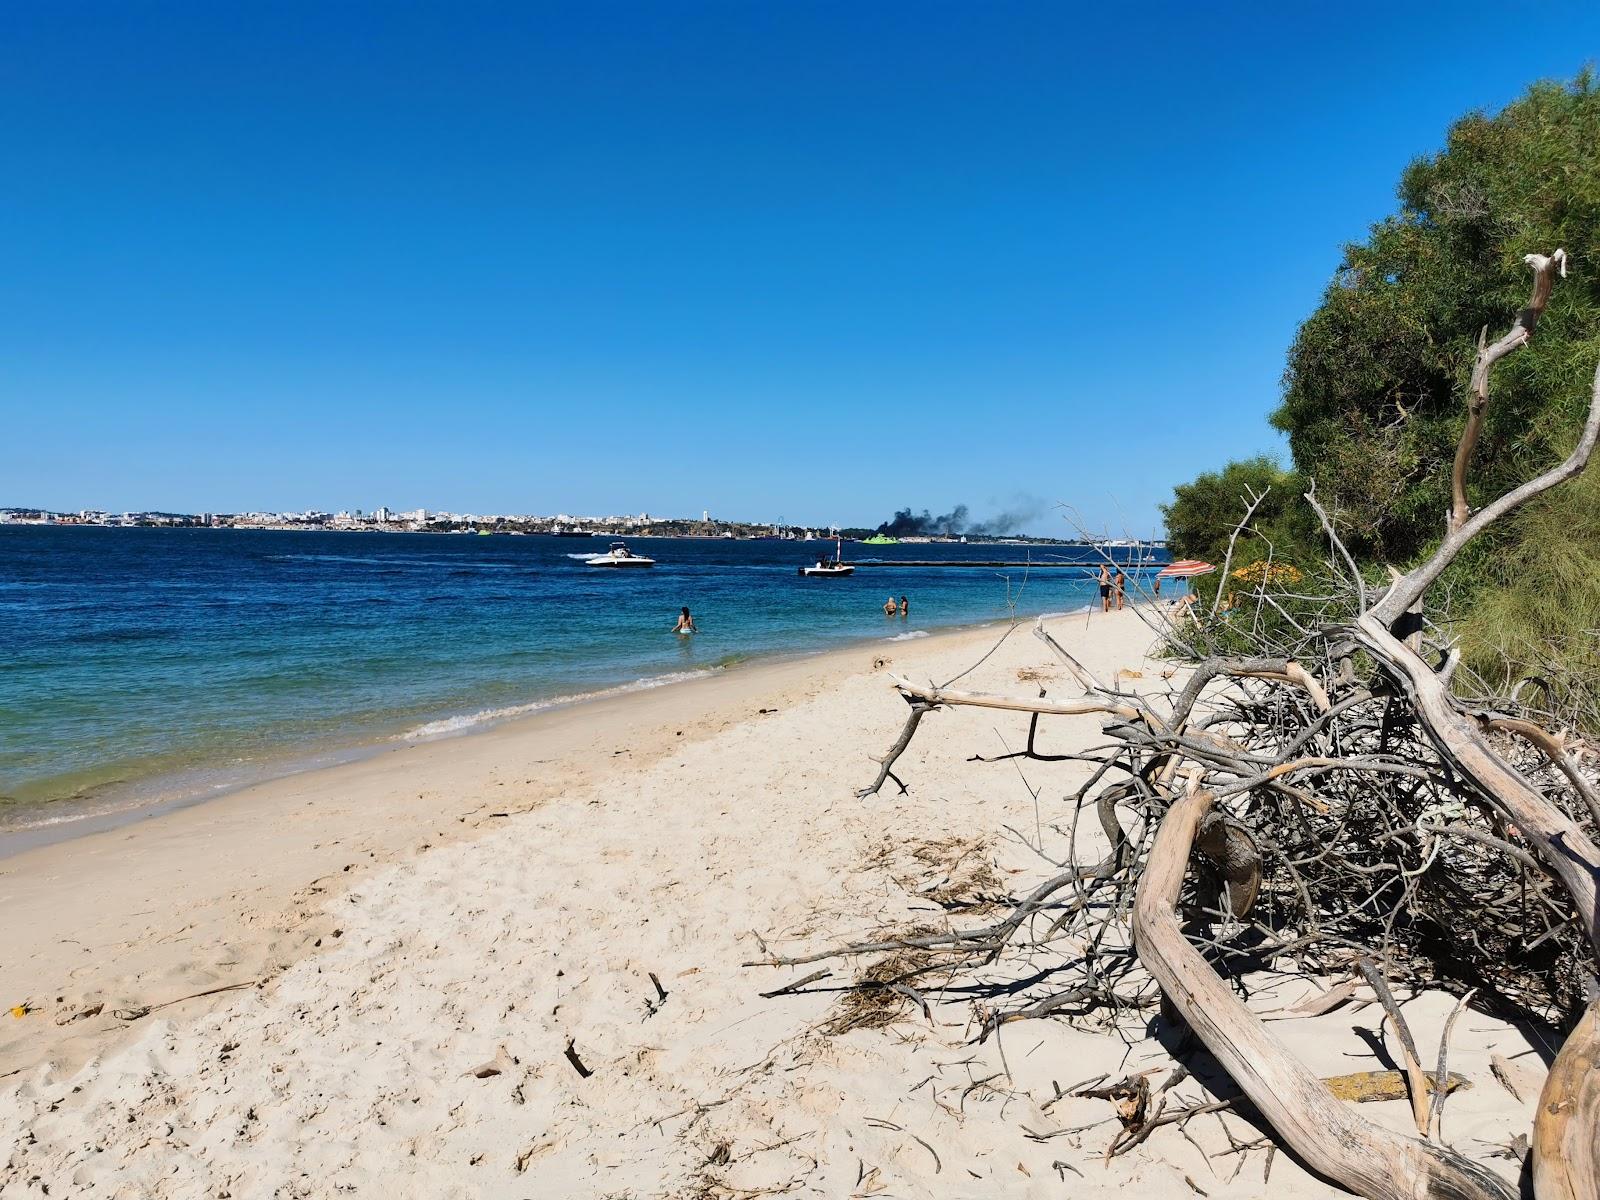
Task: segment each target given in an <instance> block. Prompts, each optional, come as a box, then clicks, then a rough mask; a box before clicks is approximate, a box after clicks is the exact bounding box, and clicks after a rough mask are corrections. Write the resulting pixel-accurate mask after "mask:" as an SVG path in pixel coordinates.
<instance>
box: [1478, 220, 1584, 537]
mask: <svg viewBox="0 0 1600 1200" xmlns="http://www.w3.org/2000/svg"><path fill="white" fill-rule="evenodd" d="M1523 261H1524V262H1525V263H1527V264H1528V265H1529V266H1530V267H1532V268H1533V294H1532V295H1530V296H1529V297H1528V306H1527V307H1526V308H1524V309H1523V310H1522V311H1521V312H1519V313H1518V314H1517V319H1516V320H1515V321H1514V322H1513V323H1512V325H1511V328H1510V330H1508V331H1507V332H1506V335H1505V336H1504V337H1502V338H1501V339H1500V340H1499V341H1497V342H1495V343H1494V344H1493V345H1491V346H1486V345H1484V344H1483V340H1482V339H1481V338H1480V339H1479V342H1478V360H1477V362H1476V363H1475V364H1474V365H1473V368H1472V381H1471V382H1470V383H1469V384H1468V385H1467V424H1466V427H1465V428H1464V429H1463V430H1462V431H1461V441H1460V443H1459V444H1458V445H1457V446H1456V460H1455V465H1454V467H1452V469H1451V471H1450V496H1451V505H1450V532H1451V533H1454V532H1455V531H1456V530H1457V529H1460V528H1461V527H1462V526H1463V525H1465V524H1466V523H1467V517H1468V516H1469V515H1470V510H1469V509H1468V507H1467V467H1468V466H1469V465H1470V464H1471V462H1472V451H1473V450H1474V449H1475V448H1476V447H1477V444H1478V433H1479V431H1480V430H1481V429H1482V428H1483V414H1484V413H1485V412H1486V411H1488V408H1489V373H1490V372H1491V371H1492V370H1493V369H1494V365H1495V363H1497V362H1499V361H1500V360H1501V359H1502V358H1504V357H1505V356H1506V355H1508V354H1510V353H1511V352H1512V351H1514V350H1519V349H1521V348H1522V347H1523V346H1526V345H1527V344H1528V343H1529V342H1530V341H1532V340H1533V331H1534V327H1535V326H1537V325H1538V324H1539V317H1540V316H1541V315H1542V314H1543V313H1544V308H1545V305H1546V304H1548V303H1549V301H1550V289H1551V286H1552V285H1553V284H1554V283H1555V277H1556V275H1557V274H1558V273H1559V274H1560V275H1561V276H1562V277H1563V278H1565V277H1566V274H1567V252H1566V251H1565V250H1557V251H1556V252H1555V253H1554V254H1551V255H1544V254H1529V255H1528V256H1526V257H1525V258H1524V259H1523Z"/></svg>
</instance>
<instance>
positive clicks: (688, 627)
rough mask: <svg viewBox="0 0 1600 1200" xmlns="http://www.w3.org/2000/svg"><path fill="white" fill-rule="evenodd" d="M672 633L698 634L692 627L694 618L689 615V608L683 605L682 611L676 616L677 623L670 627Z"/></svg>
mask: <svg viewBox="0 0 1600 1200" xmlns="http://www.w3.org/2000/svg"><path fill="white" fill-rule="evenodd" d="M672 632H673V633H699V632H700V631H699V630H698V629H696V628H695V627H694V618H693V617H691V616H690V615H689V606H688V605H687V604H685V605H684V606H683V611H682V612H680V613H679V614H678V623H677V624H676V625H674V626H673V627H672Z"/></svg>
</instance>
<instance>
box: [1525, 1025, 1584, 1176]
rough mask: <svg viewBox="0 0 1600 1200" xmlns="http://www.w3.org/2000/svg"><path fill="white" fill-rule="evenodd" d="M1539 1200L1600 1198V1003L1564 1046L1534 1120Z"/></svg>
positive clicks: (1541, 1094) (1535, 1166)
mask: <svg viewBox="0 0 1600 1200" xmlns="http://www.w3.org/2000/svg"><path fill="white" fill-rule="evenodd" d="M1533 1191H1534V1195H1535V1196H1537V1197H1538V1200H1595V1197H1596V1196H1600V999H1597V1000H1595V1001H1593V1002H1592V1003H1591V1004H1590V1005H1589V1008H1588V1011H1586V1012H1585V1013H1584V1014H1583V1017H1582V1019H1580V1020H1579V1022H1578V1027H1577V1028H1576V1029H1574V1030H1573V1031H1572V1033H1571V1035H1570V1036H1569V1037H1568V1038H1567V1040H1566V1041H1565V1042H1564V1043H1563V1044H1562V1046H1561V1053H1559V1054H1557V1055H1556V1061H1555V1062H1554V1063H1552V1064H1551V1066H1550V1077H1549V1078H1548V1079H1546V1080H1545V1081H1544V1091H1542V1092H1541V1093H1540V1094H1539V1112H1538V1114H1537V1115H1536V1116H1535V1117H1534V1119H1533Z"/></svg>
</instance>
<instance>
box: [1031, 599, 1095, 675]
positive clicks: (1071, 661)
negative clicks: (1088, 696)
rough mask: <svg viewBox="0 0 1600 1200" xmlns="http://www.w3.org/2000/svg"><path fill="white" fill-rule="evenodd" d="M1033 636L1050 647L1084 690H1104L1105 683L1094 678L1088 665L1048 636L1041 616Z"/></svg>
mask: <svg viewBox="0 0 1600 1200" xmlns="http://www.w3.org/2000/svg"><path fill="white" fill-rule="evenodd" d="M1033 636H1034V637H1036V638H1038V639H1039V640H1040V641H1041V642H1043V643H1044V644H1045V645H1046V646H1049V647H1050V649H1051V651H1052V652H1053V653H1054V654H1055V656H1056V657H1057V658H1059V659H1060V660H1061V662H1062V665H1063V666H1065V667H1066V668H1067V670H1068V671H1071V672H1072V677H1073V678H1074V679H1076V680H1077V681H1078V686H1079V687H1081V688H1082V689H1083V690H1084V691H1086V692H1094V691H1104V690H1105V685H1104V684H1102V683H1101V682H1100V681H1099V680H1098V679H1097V678H1095V674H1094V672H1093V671H1091V670H1089V668H1088V667H1086V666H1084V665H1083V664H1082V663H1081V662H1079V661H1078V660H1077V659H1076V658H1074V657H1073V656H1072V655H1071V654H1069V653H1068V652H1067V648H1066V647H1065V646H1063V645H1062V644H1061V643H1060V642H1058V641H1056V639H1055V638H1053V637H1051V636H1050V631H1049V630H1048V629H1046V628H1045V627H1044V618H1043V617H1040V618H1039V620H1038V621H1037V622H1036V623H1035V624H1034V626H1033Z"/></svg>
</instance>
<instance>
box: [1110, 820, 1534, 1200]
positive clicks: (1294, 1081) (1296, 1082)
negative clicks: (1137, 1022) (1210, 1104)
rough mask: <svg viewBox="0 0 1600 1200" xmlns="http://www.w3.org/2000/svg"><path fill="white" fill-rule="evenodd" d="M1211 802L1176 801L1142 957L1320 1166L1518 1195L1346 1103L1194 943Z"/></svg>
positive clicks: (1138, 939)
mask: <svg viewBox="0 0 1600 1200" xmlns="http://www.w3.org/2000/svg"><path fill="white" fill-rule="evenodd" d="M1211 805H1212V797H1211V795H1210V793H1208V792H1204V791H1198V792H1194V793H1192V794H1190V795H1187V796H1184V797H1182V798H1180V799H1179V800H1177V801H1176V802H1175V803H1174V804H1173V805H1172V807H1171V808H1169V809H1168V810H1167V813H1166V815H1165V816H1164V817H1162V819H1161V824H1160V826H1159V827H1158V828H1157V830H1156V835H1155V843H1154V845H1153V846H1152V847H1151V850H1150V856H1149V858H1148V860H1147V861H1146V864H1145V869H1144V873H1143V875H1142V877H1141V878H1140V880H1139V885H1138V892H1137V898H1136V899H1135V901H1134V909H1133V928H1134V944H1135V949H1136V950H1137V952H1138V956H1139V961H1140V963H1141V964H1142V965H1143V966H1144V968H1145V970H1147V971H1148V972H1149V973H1150V975H1151V976H1152V977H1153V978H1154V979H1155V980H1156V982H1157V983H1158V984H1159V985H1160V987H1161V990H1162V991H1163V992H1164V993H1165V994H1166V996H1167V999H1168V1001H1169V1002H1170V1003H1171V1004H1172V1006H1173V1007H1174V1008H1175V1009H1176V1010H1177V1011H1178V1013H1179V1014H1180V1015H1181V1016H1182V1017H1183V1019H1184V1020H1185V1021H1187V1022H1188V1023H1189V1025H1190V1027H1191V1028H1192V1029H1193V1030H1194V1032H1195V1034H1196V1035H1197V1036H1198V1037H1199V1038H1200V1040H1201V1041H1202V1042H1203V1043H1204V1044H1205V1047H1206V1049H1208V1050H1209V1051H1211V1053H1212V1055H1213V1056H1214V1057H1215V1058H1216V1059H1217V1061H1218V1062H1219V1063H1221V1064H1222V1067H1223V1069H1224V1070H1226V1071H1227V1072H1228V1074H1229V1075H1230V1076H1231V1077H1232V1078H1233V1080H1234V1082H1235V1083H1237V1084H1238V1085H1239V1087H1240V1088H1241V1089H1242V1090H1243V1091H1244V1094H1245V1095H1246V1096H1248V1097H1249V1098H1250V1102H1251V1103H1252V1104H1254V1105H1255V1106H1256V1108H1257V1109H1258V1110H1259V1111H1260V1112H1261V1115H1262V1116H1263V1117H1265V1118H1266V1120H1267V1121H1268V1123H1270V1124H1271V1126H1272V1127H1273V1129H1274V1130H1276V1131H1277V1133H1278V1134H1279V1135H1280V1136H1281V1137H1282V1138H1283V1139H1284V1141H1285V1142H1287V1143H1288V1144H1289V1146H1290V1147H1291V1148H1292V1149H1293V1150H1294V1151H1295V1153H1297V1154H1298V1155H1300V1157H1301V1158H1302V1159H1304V1160H1305V1162H1306V1163H1307V1165H1309V1166H1310V1167H1311V1168H1312V1169H1313V1170H1315V1171H1318V1172H1320V1173H1321V1174H1322V1175H1324V1176H1326V1177H1328V1178H1330V1179H1333V1180H1335V1181H1336V1182H1338V1183H1340V1184H1342V1185H1344V1186H1345V1187H1347V1188H1349V1189H1350V1190H1351V1191H1353V1192H1355V1193H1356V1194H1357V1195H1360V1196H1366V1197H1369V1198H1371V1200H1419V1198H1421V1197H1452V1198H1456V1200H1469V1198H1470V1200H1490V1198H1493V1200H1512V1197H1514V1196H1515V1195H1516V1193H1515V1192H1514V1191H1513V1190H1512V1189H1511V1188H1510V1187H1509V1186H1507V1185H1506V1183H1505V1182H1504V1181H1503V1180H1501V1179H1500V1178H1499V1177H1498V1176H1497V1175H1494V1174H1493V1173H1492V1172H1490V1171H1488V1170H1487V1169H1485V1168H1483V1167H1481V1166H1479V1165H1478V1164H1476V1163H1474V1162H1472V1161H1471V1160H1469V1159H1466V1158H1464V1157H1463V1156H1461V1155H1460V1154H1457V1153H1456V1152H1455V1151H1454V1150H1451V1149H1449V1148H1448V1147H1444V1146H1437V1145H1434V1144H1432V1143H1428V1142H1423V1141H1419V1140H1418V1139H1416V1138H1410V1137H1406V1136H1404V1135H1402V1134H1398V1133H1395V1132H1394V1131H1392V1130H1389V1129H1385V1128H1383V1127H1382V1126H1378V1125H1374V1124H1372V1123H1371V1122H1369V1121H1367V1120H1366V1119H1364V1118H1363V1117H1361V1116H1359V1115H1358V1114H1357V1113H1355V1112H1354V1111H1353V1110H1352V1109H1350V1108H1347V1107H1346V1106H1345V1105H1343V1104H1341V1103H1340V1102H1339V1101H1338V1100H1336V1099H1335V1098H1334V1096H1333V1093H1332V1092H1330V1091H1329V1090H1328V1087H1327V1085H1326V1084H1324V1083H1323V1082H1322V1081H1321V1080H1320V1079H1318V1078H1317V1077H1316V1076H1315V1075H1314V1074H1312V1073H1311V1071H1309V1070H1307V1069H1306V1067H1305V1066H1304V1065H1303V1064H1301V1063H1300V1062H1299V1061H1298V1060H1297V1059H1295V1057H1294V1056H1293V1055H1292V1054H1290V1053H1289V1051H1288V1049H1287V1048H1286V1047H1285V1046H1284V1045H1283V1043H1281V1042H1280V1041H1278V1039H1277V1038H1276V1037H1274V1036H1273V1035H1272V1034H1271V1033H1270V1032H1268V1030H1267V1027H1266V1026H1265V1025H1264V1024H1263V1023H1262V1022H1261V1020H1260V1018H1258V1017H1257V1016H1256V1015H1255V1014H1254V1013H1252V1012H1251V1011H1250V1010H1249V1009H1247V1008H1246V1007H1245V1006H1244V1005H1243V1004H1242V1003H1241V1002H1240V1001H1239V999H1238V997H1237V996H1235V995H1234V993H1233V991H1232V990H1231V989H1230V988H1229V987H1228V985H1227V984H1226V983H1224V982H1223V980H1222V979H1221V977H1220V976H1218V975H1217V973H1216V972H1215V971H1213V970H1212V969H1211V967H1210V965H1209V964H1208V963H1207V962H1206V960H1205V959H1204V957H1202V955H1201V954H1200V952H1199V951H1198V950H1196V949H1195V948H1194V947H1193V946H1192V945H1190V944H1189V942H1188V940H1187V939H1186V938H1185V937H1184V936H1183V931H1182V929H1181V928H1180V926H1179V924H1178V918H1177V914H1176V912H1175V906H1176V904H1177V901H1178V897H1179V893H1180V892H1181V890H1182V888H1183V877H1184V871H1185V868H1186V867H1187V864H1188V861H1189V852H1190V850H1191V848H1192V847H1193V845H1194V838H1195V832H1196V830H1197V828H1198V826H1199V823H1200V821H1201V819H1202V818H1204V817H1205V815H1206V814H1207V813H1208V812H1209V811H1210V810H1211Z"/></svg>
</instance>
